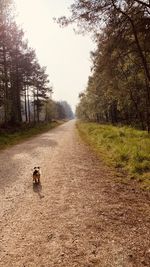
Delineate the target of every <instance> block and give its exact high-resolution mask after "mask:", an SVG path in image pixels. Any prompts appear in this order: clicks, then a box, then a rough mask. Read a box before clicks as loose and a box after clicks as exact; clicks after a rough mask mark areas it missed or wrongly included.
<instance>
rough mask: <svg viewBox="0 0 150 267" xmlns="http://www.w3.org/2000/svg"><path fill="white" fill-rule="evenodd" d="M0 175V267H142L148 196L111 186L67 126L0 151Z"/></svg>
mask: <svg viewBox="0 0 150 267" xmlns="http://www.w3.org/2000/svg"><path fill="white" fill-rule="evenodd" d="M34 166H40V167H41V169H42V176H41V185H39V186H33V184H32V171H31V170H32V169H33V167H34ZM0 172H1V175H0V207H1V208H0V266H2V267H10V266H11V267H23V266H24V267H34V266H36V267H51V266H60V267H61V266H64V267H74V266H79V267H92V266H93V267H94V266H99V267H131V266H133V267H142V266H150V197H149V193H147V192H143V191H142V190H140V189H138V188H136V187H133V185H125V184H121V183H119V182H115V181H114V180H116V177H115V174H114V173H113V172H112V171H111V170H110V169H109V168H108V167H106V166H105V165H104V163H103V162H102V161H100V160H98V159H97V158H96V156H95V155H94V154H93V153H92V152H91V151H90V149H89V147H88V146H86V145H85V144H83V142H82V141H81V139H80V138H79V136H78V133H77V130H76V128H75V120H72V121H69V122H67V123H65V124H64V125H61V126H59V127H57V128H55V129H53V130H51V131H49V132H47V133H44V134H42V135H39V136H38V137H35V138H32V139H30V140H28V141H25V142H24V143H22V144H18V145H16V146H14V147H12V148H9V149H7V150H5V151H3V152H1V153H0Z"/></svg>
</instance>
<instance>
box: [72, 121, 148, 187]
mask: <svg viewBox="0 0 150 267" xmlns="http://www.w3.org/2000/svg"><path fill="white" fill-rule="evenodd" d="M77 127H78V129H79V132H80V134H81V136H82V137H83V139H85V140H86V141H87V142H88V143H89V144H90V145H91V146H92V147H93V148H94V149H95V150H96V151H97V152H98V154H99V155H100V156H101V157H103V159H104V160H105V161H106V162H107V163H108V164H111V165H113V166H114V167H115V168H119V169H120V168H121V169H123V170H124V171H126V172H127V173H128V174H129V176H131V177H135V178H137V179H142V180H143V181H144V182H145V184H147V183H149V181H150V136H149V134H148V133H147V132H145V131H140V130H136V129H134V128H132V127H127V126H124V127H115V126H112V125H101V124H97V123H85V122H78V123H77Z"/></svg>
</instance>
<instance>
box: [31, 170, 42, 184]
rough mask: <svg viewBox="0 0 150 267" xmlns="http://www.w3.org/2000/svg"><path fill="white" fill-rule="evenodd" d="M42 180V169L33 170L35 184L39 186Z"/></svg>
mask: <svg viewBox="0 0 150 267" xmlns="http://www.w3.org/2000/svg"><path fill="white" fill-rule="evenodd" d="M40 179H41V170H40V167H34V170H33V183H35V184H39V183H40Z"/></svg>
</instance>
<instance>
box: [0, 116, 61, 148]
mask: <svg viewBox="0 0 150 267" xmlns="http://www.w3.org/2000/svg"><path fill="white" fill-rule="evenodd" d="M60 124H62V122H61V121H56V122H51V123H39V124H35V125H33V124H32V125H26V124H22V125H21V126H20V127H17V128H15V129H14V128H9V129H0V150H1V149H5V148H7V147H9V146H11V145H15V144H18V143H20V142H21V141H24V140H26V139H28V138H31V137H33V136H36V135H38V134H41V133H44V132H46V131H49V130H50V129H52V128H54V127H56V126H58V125H60Z"/></svg>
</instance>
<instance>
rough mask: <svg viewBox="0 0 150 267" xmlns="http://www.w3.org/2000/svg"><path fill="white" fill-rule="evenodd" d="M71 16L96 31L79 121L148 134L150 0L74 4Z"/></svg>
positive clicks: (63, 21)
mask: <svg viewBox="0 0 150 267" xmlns="http://www.w3.org/2000/svg"><path fill="white" fill-rule="evenodd" d="M71 11H72V15H71V17H70V18H65V17H62V18H60V19H59V22H61V24H62V25H64V24H65V25H66V24H69V23H72V22H74V21H76V22H77V24H78V26H79V31H81V32H84V33H85V32H92V34H93V36H94V39H95V42H96V44H97V48H96V50H95V51H94V52H91V59H92V74H91V76H90V77H89V79H88V84H87V87H86V90H85V91H83V92H82V93H81V94H80V103H79V105H78V106H77V116H78V117H79V118H81V119H84V120H88V121H94V122H102V123H112V124H121V125H131V126H135V127H138V128H139V129H142V130H147V131H148V132H150V1H146V0H145V1H137V0H135V1H134V0H132V1H131V0H125V1H124V0H121V1H120V0H106V1H103V0H99V1H95V0H90V1H81V0H78V1H74V4H73V5H72V6H71Z"/></svg>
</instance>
